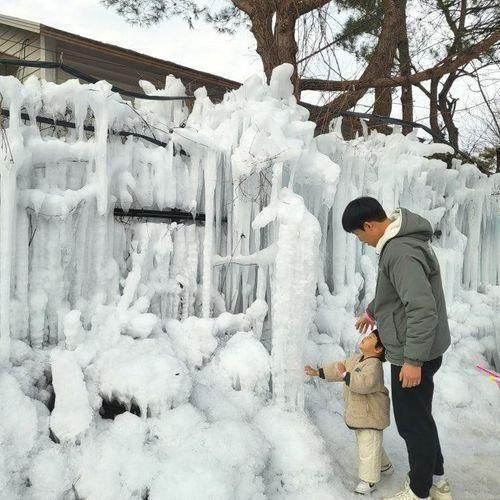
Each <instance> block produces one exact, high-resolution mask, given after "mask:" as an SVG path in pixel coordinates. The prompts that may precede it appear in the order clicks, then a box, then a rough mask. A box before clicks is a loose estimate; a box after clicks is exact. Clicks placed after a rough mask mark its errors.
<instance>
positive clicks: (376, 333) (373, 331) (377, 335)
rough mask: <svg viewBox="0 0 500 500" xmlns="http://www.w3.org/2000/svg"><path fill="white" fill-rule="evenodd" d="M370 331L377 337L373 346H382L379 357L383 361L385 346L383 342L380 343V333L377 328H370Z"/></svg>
mask: <svg viewBox="0 0 500 500" xmlns="http://www.w3.org/2000/svg"><path fill="white" fill-rule="evenodd" d="M372 333H374V334H375V336H376V337H377V343H376V344H375V348H376V349H378V348H380V347H381V348H382V352H381V353H380V355H379V359H380V361H382V363H383V362H384V361H385V347H384V344H382V341H381V340H380V335H379V333H378V330H377V329H376V328H375V329H374V330H372Z"/></svg>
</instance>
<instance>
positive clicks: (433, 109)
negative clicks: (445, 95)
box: [429, 78, 442, 137]
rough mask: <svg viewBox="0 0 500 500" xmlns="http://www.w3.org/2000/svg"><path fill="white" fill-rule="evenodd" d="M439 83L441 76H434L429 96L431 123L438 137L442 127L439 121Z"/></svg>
mask: <svg viewBox="0 0 500 500" xmlns="http://www.w3.org/2000/svg"><path fill="white" fill-rule="evenodd" d="M438 84H439V78H433V79H432V80H431V93H430V97H429V105H430V110H429V122H430V123H429V125H430V127H431V130H432V131H433V132H434V133H435V134H436V136H437V137H441V136H442V134H441V129H440V128H439V121H438Z"/></svg>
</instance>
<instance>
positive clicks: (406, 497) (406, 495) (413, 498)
mask: <svg viewBox="0 0 500 500" xmlns="http://www.w3.org/2000/svg"><path fill="white" fill-rule="evenodd" d="M383 500H419V497H417V495H415V493H413V491H412V490H411V489H410V486H409V485H408V486H405V489H404V490H403V491H400V492H399V493H396V494H395V495H394V496H392V497H383ZM426 500H430V497H427V499H426Z"/></svg>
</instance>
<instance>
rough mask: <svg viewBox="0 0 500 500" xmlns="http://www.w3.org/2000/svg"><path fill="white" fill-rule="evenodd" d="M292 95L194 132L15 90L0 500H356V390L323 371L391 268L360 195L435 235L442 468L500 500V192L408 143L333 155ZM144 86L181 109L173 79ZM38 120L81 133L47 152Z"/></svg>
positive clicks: (4, 155)
mask: <svg viewBox="0 0 500 500" xmlns="http://www.w3.org/2000/svg"><path fill="white" fill-rule="evenodd" d="M290 74H291V73H290V68H289V67H287V66H283V67H280V68H278V69H277V70H276V71H275V74H274V76H273V80H272V82H271V84H270V85H269V86H267V85H264V84H263V83H262V82H261V80H260V79H259V78H257V77H252V78H250V79H248V80H247V81H246V82H245V84H244V85H243V86H242V88H241V89H239V90H237V91H234V92H231V93H229V94H228V95H227V96H226V97H225V99H224V101H223V102H222V103H220V104H217V105H214V104H212V103H211V102H210V100H209V99H208V97H207V95H206V92H205V91H204V90H203V89H200V90H198V91H197V93H196V101H195V103H194V106H193V109H192V110H191V111H189V110H188V109H187V108H186V107H185V106H184V105H183V104H182V102H181V101H145V100H142V101H140V100H136V102H135V103H133V104H132V103H129V102H125V101H122V99H121V98H120V97H119V96H118V95H116V94H114V93H112V92H111V91H110V86H109V85H108V84H107V83H105V82H99V83H97V84H95V85H80V84H79V83H78V82H77V81H70V82H67V83H65V84H63V85H55V84H51V83H46V82H39V81H38V80H36V79H33V78H31V79H29V80H28V81H27V82H26V83H25V84H24V85H23V84H21V83H20V82H18V81H17V80H15V79H14V78H12V77H1V78H0V93H1V95H2V107H3V108H5V109H8V110H9V112H10V119H9V120H8V122H7V121H6V122H5V124H4V125H5V128H3V129H2V149H1V156H0V179H1V186H0V189H1V190H0V241H1V245H0V359H1V361H0V363H1V364H0V394H1V404H0V491H1V498H2V499H3V498H5V499H7V500H18V499H23V500H24V499H37V500H52V499H54V500H56V499H83V498H84V499H86V500H93V499H95V500H118V499H120V500H122V499H137V500H138V499H146V498H148V499H150V500H155V499H156V500H158V499H169V500H170V499H175V500H179V499H188V498H189V499H190V500H196V499H200V500H201V499H203V500H207V499H213V500H233V499H235V500H257V499H263V498H270V499H299V498H300V499H303V498H309V497H311V498H318V499H320V500H322V499H339V500H342V499H349V498H354V497H355V496H354V494H352V493H351V491H352V489H353V487H354V486H355V483H356V464H355V439H354V435H353V433H352V432H351V431H349V429H347V427H346V426H345V425H344V423H343V418H342V408H343V404H342V400H341V387H340V384H334V383H326V382H324V381H319V380H314V381H313V380H305V376H304V374H303V365H304V364H305V363H308V364H313V365H317V364H318V365H320V364H322V363H325V362H328V361H333V360H336V359H342V358H343V357H344V356H346V355H348V354H349V353H351V352H353V351H354V350H355V348H356V344H357V341H358V338H359V337H358V335H357V333H356V332H355V331H354V326H353V325H354V318H355V314H356V313H357V312H359V311H361V310H362V309H363V307H364V306H365V305H366V303H367V302H368V301H369V300H370V298H371V297H372V296H373V293H374V286H375V280H376V256H375V254H374V252H373V251H372V250H371V249H369V248H362V247H361V245H360V244H359V243H358V242H357V240H356V239H355V238H354V237H353V236H352V235H347V234H345V233H344V232H343V230H342V228H341V223H340V217H341V214H342V211H343V209H344V207H345V205H346V204H347V203H348V201H350V200H351V199H352V198H355V197H357V196H359V195H361V194H368V195H372V196H375V197H377V198H378V199H379V200H380V201H381V202H382V204H383V205H384V206H385V208H386V209H387V210H391V209H392V208H395V207H396V206H398V205H402V206H405V207H407V208H409V209H411V210H414V211H416V212H418V213H420V214H421V215H423V216H425V217H427V218H428V219H429V220H430V222H431V223H432V225H433V227H434V229H435V239H434V241H433V246H434V249H435V251H436V253H437V255H438V258H439V259H440V262H441V266H442V272H443V277H444V285H445V293H446V298H447V302H448V309H449V318H450V327H451V332H452V337H453V343H452V347H451V348H450V349H449V351H448V352H447V353H446V355H445V359H444V363H443V367H442V368H441V370H440V371H439V372H438V375H437V377H436V394H435V414H436V419H437V421H438V426H439V429H440V432H441V441H442V446H443V451H444V455H445V467H446V470H447V475H448V477H449V478H450V481H451V483H452V487H453V490H454V494H455V498H456V499H457V500H465V499H496V498H499V496H500V479H499V477H498V473H497V471H498V470H500V453H499V446H500V442H499V438H500V420H499V418H498V415H499V414H500V391H499V387H498V386H497V385H496V384H495V383H494V382H493V381H491V380H489V379H488V378H487V376H485V375H484V374H482V373H480V372H479V371H478V370H476V369H475V366H476V365H481V366H484V367H489V368H493V369H494V368H495V367H496V369H497V370H498V369H499V368H500V359H499V358H500V356H499V353H500V321H499V319H498V318H499V313H500V259H499V258H498V248H499V247H500V180H499V176H498V175H496V176H492V177H490V178H487V177H485V176H483V175H482V174H480V173H479V172H478V171H477V170H476V169H475V168H474V167H473V166H470V165H462V164H459V163H458V162H457V163H455V164H454V168H452V169H446V165H445V164H444V163H443V162H441V161H440V160H438V159H435V158H434V159H431V158H429V157H430V156H432V155H433V154H434V153H446V152H447V151H448V147H447V146H443V145H434V144H424V143H421V142H419V141H418V140H417V138H416V136H415V135H410V136H407V137H404V136H403V135H401V134H400V133H399V132H398V131H397V130H395V131H394V133H393V134H392V135H391V136H383V135H377V134H372V135H370V136H368V135H366V136H365V137H360V138H358V139H356V140H354V141H350V142H346V141H344V140H342V138H341V137H340V135H339V133H338V132H337V130H338V127H339V126H340V123H339V122H337V123H336V124H335V125H334V127H333V129H332V131H331V133H329V134H325V135H322V136H319V137H317V138H314V135H313V131H314V125H313V124H312V123H311V122H308V121H307V117H308V116H307V111H306V110H305V109H303V108H301V107H300V106H297V104H296V102H295V99H294V98H293V97H292V87H291V84H290V82H289V77H290ZM142 86H143V89H144V91H145V92H146V93H148V94H156V95H163V96H165V95H177V96H179V95H184V89H183V87H182V85H181V84H180V82H179V81H177V80H175V79H173V78H171V77H169V78H167V81H166V85H165V89H161V90H156V89H154V87H152V86H151V85H150V84H148V83H147V82H142ZM21 112H26V113H28V114H29V116H30V117H31V121H30V122H26V121H25V120H21V119H20V113H21ZM37 115H44V116H48V117H55V118H57V119H66V120H70V121H73V122H74V123H75V124H76V127H75V128H74V129H69V130H68V129H64V128H61V127H46V126H43V127H41V128H42V130H41V131H40V128H39V126H38V125H33V123H34V117H35V116H37ZM88 124H92V125H94V126H95V132H94V133H92V134H91V133H89V132H87V131H85V130H84V125H88ZM113 131H135V132H138V133H141V134H144V135H148V136H153V135H154V137H155V138H156V139H157V140H159V141H163V142H165V143H167V145H166V147H162V146H159V145H155V144H152V143H151V142H146V141H143V140H141V139H137V138H134V137H130V136H129V137H123V136H118V135H116V134H114V133H113ZM115 206H118V207H121V208H123V209H124V210H128V209H129V208H130V207H133V208H141V207H142V208H154V209H160V210H163V209H179V210H184V211H190V212H192V213H193V214H195V213H200V212H201V213H203V214H205V224H204V225H199V224H194V223H190V222H184V223H180V222H171V223H168V224H167V223H152V222H145V221H137V220H131V219H124V220H118V219H115V218H114V217H113V208H114V207H115ZM386 368H388V366H387V367H386ZM110 406H111V407H113V408H115V410H116V408H118V407H121V411H122V412H123V413H121V414H119V415H117V416H116V417H115V418H114V420H113V419H110V418H104V417H109V416H110V414H111V413H113V411H112V409H110ZM125 410H128V411H125ZM115 413H116V411H115ZM385 442H386V449H387V451H388V453H389V455H390V456H391V457H392V459H393V462H394V465H395V467H396V474H395V475H394V476H393V477H391V478H389V479H386V480H385V482H383V483H381V485H380V488H379V490H378V491H379V492H380V494H384V493H392V492H394V491H396V490H398V488H399V487H400V486H401V485H402V483H403V480H404V475H405V474H406V471H407V463H406V453H405V450H404V444H403V442H402V440H401V439H400V438H399V437H398V436H397V433H396V431H395V427H394V425H392V426H391V427H390V429H388V431H387V432H386V433H385Z"/></svg>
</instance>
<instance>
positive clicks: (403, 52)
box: [397, 0, 413, 135]
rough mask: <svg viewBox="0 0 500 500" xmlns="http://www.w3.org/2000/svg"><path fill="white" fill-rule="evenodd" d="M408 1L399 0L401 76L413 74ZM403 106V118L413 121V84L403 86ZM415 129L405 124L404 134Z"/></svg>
mask: <svg viewBox="0 0 500 500" xmlns="http://www.w3.org/2000/svg"><path fill="white" fill-rule="evenodd" d="M406 1H407V0H399V2H398V4H397V5H398V14H399V23H400V26H401V28H400V29H401V31H400V35H399V43H398V54H399V71H400V73H401V76H406V77H408V76H410V75H411V58H410V48H409V45H408V28H407V26H406ZM401 106H402V112H401V115H402V118H403V120H405V121H408V122H412V121H413V90H412V86H411V85H403V86H402V87H401ZM412 130H413V127H412V126H411V125H403V134H405V135H406V134H409V133H410V132H411V131H412Z"/></svg>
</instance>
